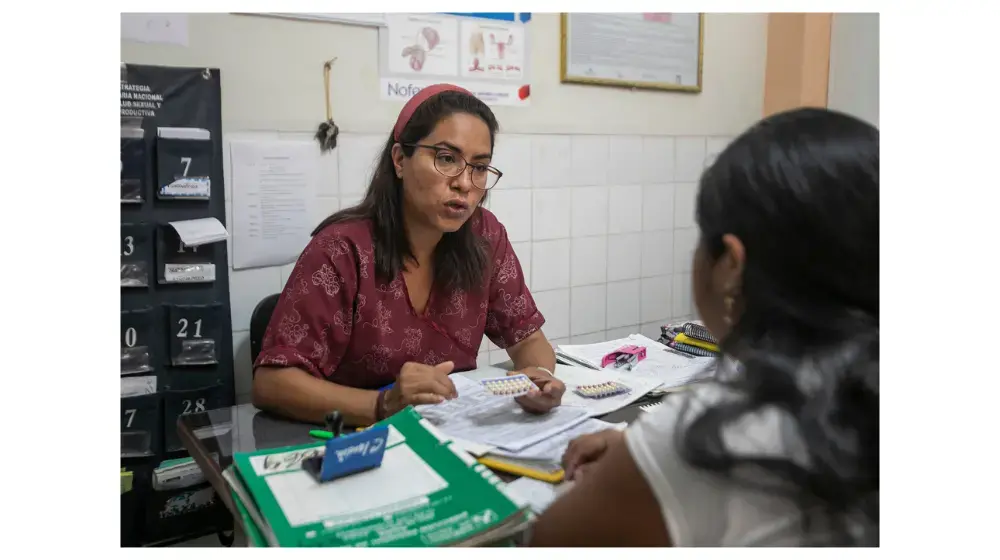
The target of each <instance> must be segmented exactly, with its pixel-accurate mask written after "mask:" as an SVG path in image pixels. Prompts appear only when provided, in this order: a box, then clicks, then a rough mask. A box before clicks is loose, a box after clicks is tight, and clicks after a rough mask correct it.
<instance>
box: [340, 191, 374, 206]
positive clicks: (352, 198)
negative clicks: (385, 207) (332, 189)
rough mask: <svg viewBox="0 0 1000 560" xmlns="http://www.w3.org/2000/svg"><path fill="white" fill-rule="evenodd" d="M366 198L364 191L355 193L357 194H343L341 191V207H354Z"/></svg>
mask: <svg viewBox="0 0 1000 560" xmlns="http://www.w3.org/2000/svg"><path fill="white" fill-rule="evenodd" d="M365 188H366V189H367V188H368V187H365ZM364 198H365V194H364V193H355V194H343V193H341V195H340V208H341V209H343V208H353V207H355V206H357V205H358V204H361V201H362V200H364Z"/></svg>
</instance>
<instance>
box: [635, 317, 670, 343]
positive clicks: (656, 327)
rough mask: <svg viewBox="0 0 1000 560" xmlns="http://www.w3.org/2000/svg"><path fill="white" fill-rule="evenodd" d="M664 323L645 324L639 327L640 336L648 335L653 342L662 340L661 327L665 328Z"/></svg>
mask: <svg viewBox="0 0 1000 560" xmlns="http://www.w3.org/2000/svg"><path fill="white" fill-rule="evenodd" d="M663 323H664V322H663V321H653V322H650V323H643V324H642V325H640V326H639V334H642V335H646V336H648V337H649V338H652V339H653V340H659V339H660V333H661V331H660V327H662V326H663Z"/></svg>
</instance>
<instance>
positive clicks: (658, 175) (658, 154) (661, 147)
mask: <svg viewBox="0 0 1000 560" xmlns="http://www.w3.org/2000/svg"><path fill="white" fill-rule="evenodd" d="M642 169H643V173H642V182H643V183H648V184H662V183H669V182H671V181H673V180H674V139H673V138H670V137H667V136H645V137H643V139H642Z"/></svg>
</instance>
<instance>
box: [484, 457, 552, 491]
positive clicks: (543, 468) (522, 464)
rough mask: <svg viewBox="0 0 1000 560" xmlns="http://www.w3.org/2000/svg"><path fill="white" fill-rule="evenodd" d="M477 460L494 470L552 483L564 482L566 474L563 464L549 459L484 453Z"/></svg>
mask: <svg viewBox="0 0 1000 560" xmlns="http://www.w3.org/2000/svg"><path fill="white" fill-rule="evenodd" d="M477 460H478V461H479V463H480V464H482V465H484V466H486V467H489V468H491V469H493V470H497V471H501V472H505V473H510V474H515V475H518V476H525V477H528V478H533V479H535V480H541V481H543V482H549V483H552V484H558V483H560V482H562V480H563V477H564V476H565V475H566V473H565V471H563V468H562V465H560V464H558V463H551V462H548V461H532V460H528V459H514V458H513V457H501V456H498V455H490V454H486V455H483V456H482V457H479V458H478V459H477Z"/></svg>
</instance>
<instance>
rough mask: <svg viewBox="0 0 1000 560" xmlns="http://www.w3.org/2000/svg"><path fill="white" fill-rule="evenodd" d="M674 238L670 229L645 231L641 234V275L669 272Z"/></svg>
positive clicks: (657, 274)
mask: <svg viewBox="0 0 1000 560" xmlns="http://www.w3.org/2000/svg"><path fill="white" fill-rule="evenodd" d="M673 249H674V239H673V232H671V231H646V232H643V234H642V277H643V278H648V277H650V276H661V275H664V274H670V272H671V270H670V268H671V266H672V265H673V264H674V261H673V253H674V251H673Z"/></svg>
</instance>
